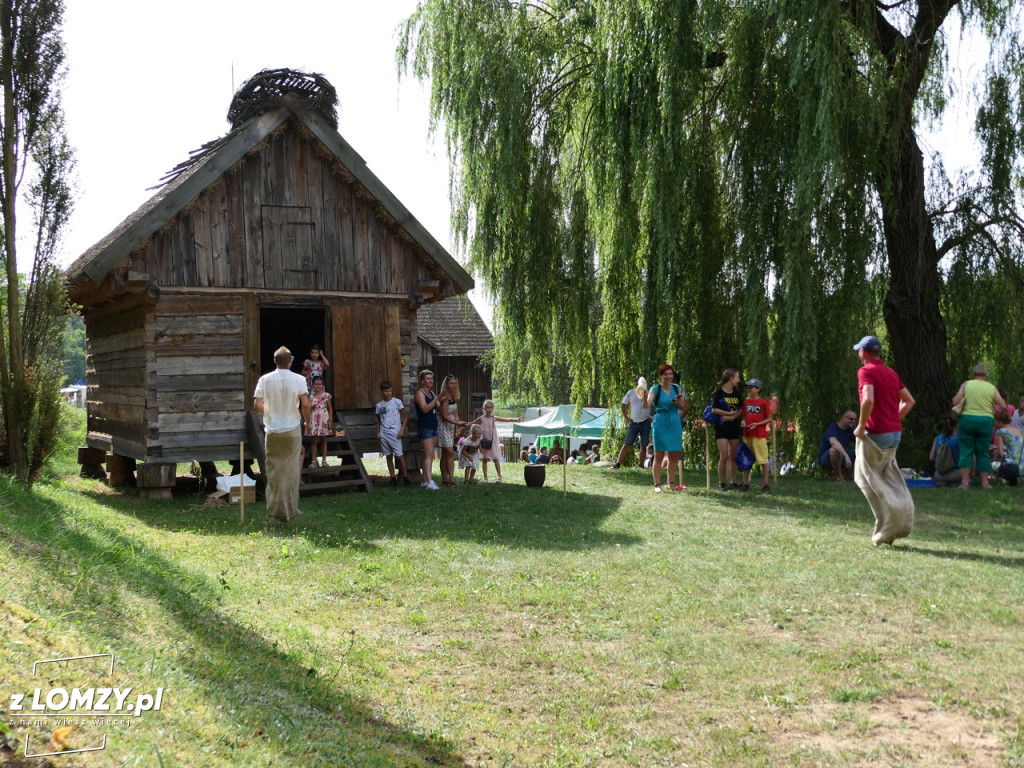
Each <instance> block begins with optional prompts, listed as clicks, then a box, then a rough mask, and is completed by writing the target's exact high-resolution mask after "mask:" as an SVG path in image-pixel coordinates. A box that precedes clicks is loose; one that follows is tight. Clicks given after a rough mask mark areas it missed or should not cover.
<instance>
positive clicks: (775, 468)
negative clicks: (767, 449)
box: [772, 414, 779, 485]
mask: <svg viewBox="0 0 1024 768" xmlns="http://www.w3.org/2000/svg"><path fill="white" fill-rule="evenodd" d="M772 482H773V483H774V484H775V485H778V484H779V449H778V443H776V442H775V414H772Z"/></svg>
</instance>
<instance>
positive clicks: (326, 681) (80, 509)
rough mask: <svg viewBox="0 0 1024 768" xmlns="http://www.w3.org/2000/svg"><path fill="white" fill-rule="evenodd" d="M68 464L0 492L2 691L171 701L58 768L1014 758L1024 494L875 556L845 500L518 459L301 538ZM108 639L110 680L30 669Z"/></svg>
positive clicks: (389, 494)
mask: <svg viewBox="0 0 1024 768" xmlns="http://www.w3.org/2000/svg"><path fill="white" fill-rule="evenodd" d="M73 449H74V446H73V445H68V446H66V447H65V455H64V458H63V459H62V461H63V462H64V463H63V464H62V463H60V462H58V465H57V466H56V468H55V474H54V475H53V476H52V477H48V478H46V479H44V480H43V481H42V482H40V483H39V484H37V486H36V487H35V489H34V491H33V492H32V493H31V494H26V493H24V492H23V491H21V490H20V489H19V488H18V487H17V486H15V485H14V484H12V483H11V482H10V481H9V480H7V479H5V478H0V507H2V511H0V584H2V585H3V586H2V588H0V604H2V607H3V610H2V611H0V641H2V647H3V649H4V653H3V655H2V657H0V701H3V702H5V703H4V705H3V706H4V707H5V709H7V708H8V707H9V705H10V704H11V701H12V698H11V697H12V695H13V694H16V693H27V694H30V696H29V697H28V698H31V692H32V691H34V690H35V689H36V688H42V689H43V695H44V696H45V694H46V692H47V691H48V690H49V689H51V688H53V687H56V686H65V687H67V688H71V687H74V686H77V687H80V688H85V687H89V686H115V687H120V688H125V687H129V686H131V687H132V688H133V689H134V692H133V694H132V698H131V699H129V700H134V697H135V695H136V693H149V694H152V693H155V692H156V691H157V690H158V689H160V688H162V689H163V695H162V706H161V709H160V711H154V712H149V713H147V714H145V715H144V716H142V717H133V718H132V719H131V726H130V727H126V726H123V725H112V726H109V727H107V728H106V729H105V730H103V729H99V728H96V727H91V728H90V727H81V726H76V727H75V729H74V730H73V731H72V733H71V734H70V736H69V741H70V743H71V746H72V748H85V747H87V746H92V745H93V744H94V743H96V742H97V741H98V735H99V734H100V733H106V735H107V740H106V747H105V749H103V750H101V751H95V752H82V753H76V754H72V755H67V756H62V757H56V758H52V759H53V761H54V765H57V766H72V765H73V766H108V765H110V766H114V765H117V766H122V765H127V766H136V765H139V766H164V767H165V768H170V767H171V766H204V767H205V766H271V765H274V766H410V767H412V766H622V767H626V766H630V767H632V766H677V767H678V766H729V767H730V768H744V767H747V766H766V767H767V766H879V767H881V766H908V767H909V766H914V767H921V766H923V767H925V768H930V767H934V768H940V767H941V768H947V767H948V766H972V767H973V766H980V767H982V768H987V767H988V766H992V767H993V768H996V767H1005V766H1021V765H1024V735H1022V732H1021V728H1022V724H1024V708H1022V698H1024V697H1022V692H1024V633H1022V628H1024V605H1022V598H1024V488H997V489H995V490H993V491H991V492H983V491H982V490H981V489H972V490H971V491H969V492H962V491H959V490H956V489H941V488H940V489H915V490H914V492H913V493H914V498H915V500H916V502H917V525H916V527H915V530H914V533H913V535H912V536H911V537H910V538H909V539H906V540H902V541H901V542H898V543H897V545H896V546H895V547H883V548H879V549H875V548H873V547H872V546H871V543H870V534H871V528H872V520H871V514H870V511H869V510H868V506H867V503H866V502H865V501H864V500H863V498H862V497H861V495H860V493H859V491H858V490H857V488H856V487H855V486H854V485H853V484H852V483H845V484H835V483H830V482H826V481H820V480H812V479H802V478H791V477H786V478H782V479H781V480H780V483H779V485H778V487H777V488H774V489H773V490H772V491H771V492H770V493H766V494H762V493H759V492H749V493H745V494H739V493H726V494H719V493H717V492H714V491H706V490H704V489H703V484H704V476H703V473H700V476H699V477H698V476H697V474H696V473H692V472H688V473H687V478H686V479H687V482H688V483H689V484H690V486H691V490H690V491H688V492H686V493H666V494H661V495H655V494H654V493H653V492H652V490H651V480H650V477H649V475H648V474H646V473H643V472H641V471H639V470H618V471H613V470H604V469H598V468H592V467H570V468H569V494H568V496H567V497H565V498H563V496H562V488H561V486H560V481H561V469H560V468H559V469H558V470H557V471H556V470H555V469H554V468H549V472H548V484H547V486H546V487H544V488H540V489H534V488H527V487H525V485H524V483H523V478H522V469H521V466H520V465H507V466H506V467H505V478H506V482H505V483H504V484H502V485H495V484H488V485H477V486H463V485H461V484H460V485H459V486H457V487H456V488H454V489H449V488H443V489H442V490H441V491H439V492H436V493H431V492H426V491H423V490H421V489H420V488H418V487H414V488H408V489H406V488H397V489H395V488H390V487H387V486H386V484H385V483H379V484H378V490H377V491H376V492H374V493H372V494H365V493H349V494H344V495H336V496H320V497H316V498H309V499H304V500H303V504H302V508H303V510H304V514H303V516H302V517H300V518H299V519H298V520H296V521H294V522H293V523H292V524H290V525H288V526H282V525H279V524H277V523H274V522H272V521H271V522H268V520H267V519H266V515H265V513H264V507H263V504H262V503H257V504H255V505H247V506H246V523H245V524H240V523H239V519H238V508H237V507H228V506H226V505H219V506H208V505H204V502H205V497H203V496H192V497H188V498H182V499H176V500H174V501H170V502H143V501H140V500H139V499H138V497H137V496H134V495H131V494H128V493H124V492H117V491H112V490H110V489H108V488H107V487H105V486H104V485H103V484H101V483H98V482H95V481H91V480H81V479H79V478H77V477H76V476H74V474H73V472H74V470H75V467H74V466H73V465H72V464H70V463H68V462H69V460H70V459H72V458H73V457H74V450H73ZM369 468H370V470H371V473H373V474H375V475H376V476H377V477H378V479H379V480H382V479H383V475H384V474H385V472H386V471H385V470H384V466H383V463H382V462H379V461H376V462H370V463H369ZM556 479H557V481H558V483H559V484H558V485H556V482H555V481H556ZM695 486H700V487H699V488H697V489H695V488H694V487H695ZM106 653H112V654H114V656H115V659H116V667H115V671H114V676H113V678H111V677H109V676H106V675H102V674H100V673H99V672H98V671H97V670H95V669H93V668H89V669H85V668H81V669H75V668H64V669H60V670H59V671H54V672H51V673H50V674H47V675H44V676H42V677H40V676H36V677H33V676H32V662H33V661H37V660H41V659H51V658H63V657H69V656H79V655H89V654H106ZM101 666H102V665H101ZM83 670H84V671H83ZM111 680H113V682H110V681H111ZM26 700H27V699H26ZM12 724H13V726H12ZM3 729H6V730H7V739H8V740H10V741H13V740H15V739H17V741H18V744H19V748H20V747H23V746H24V741H25V738H26V736H29V737H31V739H32V747H33V751H49V749H39V748H37V746H36V745H37V744H38V745H39V747H45V745H46V742H47V740H48V738H49V733H50V731H51V730H53V727H52V725H50V726H47V725H45V724H42V723H40V721H38V720H35V721H32V720H29V719H26V718H18V717H12V716H6V717H4V719H3ZM2 732H3V731H2V730H0V733H2ZM0 741H2V738H0ZM12 764H13V761H12ZM26 764H30V765H36V766H38V765H40V764H41V762H40V761H28V762H26ZM0 765H3V754H2V753H0Z"/></svg>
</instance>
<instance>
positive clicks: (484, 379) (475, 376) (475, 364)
mask: <svg viewBox="0 0 1024 768" xmlns="http://www.w3.org/2000/svg"><path fill="white" fill-rule="evenodd" d="M423 367H424V368H430V370H432V371H433V372H434V391H435V392H440V391H441V382H443V381H444V377H445V376H447V375H448V374H450V373H454V374H455V375H456V376H457V377H458V379H459V394H460V395H461V397H460V398H459V418H460V419H462V420H463V421H472V420H473V419H475V418H476V417H477V416H479V415H480V413H481V412H480V410H475V411H474V410H473V409H472V408H471V407H470V402H471V398H472V395H473V393H486V395H487V397H491V396H492V392H491V374H490V372H489V371H488V370H487V369H485V368H484V367H483V366H481V365H480V362H479V360H478V359H477V358H475V357H465V356H463V357H456V356H448V355H445V356H442V355H437V356H435V357H434V358H433V360H431V361H430V365H424V366H423Z"/></svg>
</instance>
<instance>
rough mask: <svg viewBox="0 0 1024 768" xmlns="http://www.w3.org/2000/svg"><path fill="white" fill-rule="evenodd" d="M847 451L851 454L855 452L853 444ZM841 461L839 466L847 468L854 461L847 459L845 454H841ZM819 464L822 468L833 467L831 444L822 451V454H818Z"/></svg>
mask: <svg viewBox="0 0 1024 768" xmlns="http://www.w3.org/2000/svg"><path fill="white" fill-rule="evenodd" d="M846 452H847V453H849V454H852V453H853V446H852V445H851V446H850V447H849V448H848V449H847V450H846ZM839 462H840V464H839V466H840V467H842V468H843V469H846V468H847V467H849V466H850V465H851V463H852V462H849V461H847V460H846V457H845V456H840V457H839ZM818 466H819V467H821V468H822V469H832V448H831V446H830V447H828V448H826V449H825V450H824V451H822V452H821V455H820V456H818Z"/></svg>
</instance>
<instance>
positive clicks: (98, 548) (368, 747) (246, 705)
mask: <svg viewBox="0 0 1024 768" xmlns="http://www.w3.org/2000/svg"><path fill="white" fill-rule="evenodd" d="M110 501H111V499H110V497H107V496H105V497H104V502H105V503H108V504H109V502H110ZM136 503H138V502H136ZM69 513H70V510H69V509H66V508H62V507H60V506H59V505H57V504H50V505H48V507H47V508H46V509H45V511H42V512H41V513H40V511H39V510H38V508H35V507H33V508H32V514H29V513H27V512H23V513H21V514H18V513H17V508H15V514H5V515H3V516H2V517H0V521H2V523H3V526H4V527H6V528H7V529H9V531H10V534H11V538H12V540H15V543H14V546H15V547H16V548H17V549H18V551H19V553H20V555H21V556H23V557H25V558H31V559H35V560H37V561H38V562H40V563H41V565H42V567H43V568H44V569H45V570H47V571H48V572H50V571H52V576H51V577H50V578H48V583H47V589H48V590H54V591H64V592H67V593H70V592H72V591H75V590H77V591H78V593H79V594H78V598H77V599H78V600H79V601H83V602H84V601H87V602H88V603H89V605H90V606H91V608H92V610H93V612H95V613H96V614H97V618H98V619H100V621H99V622H93V624H92V625H89V626H87V625H84V624H81V625H79V627H80V629H81V631H82V632H83V633H84V634H85V635H87V636H88V635H91V636H93V637H94V638H95V639H96V641H97V643H98V647H103V648H108V647H123V648H125V649H132V648H133V649H134V654H132V653H128V654H127V655H128V656H129V658H130V657H131V656H132V655H134V656H135V657H136V658H138V657H139V656H144V655H146V654H149V653H151V651H150V650H149V649H148V648H144V647H141V646H140V642H144V641H140V640H139V637H138V636H137V635H138V633H137V632H136V628H134V627H133V626H131V625H129V624H127V623H126V622H124V621H123V619H122V616H123V613H124V611H123V607H124V606H123V593H124V592H125V591H128V592H133V593H135V594H137V595H138V596H140V597H142V598H144V599H146V600H151V601H154V602H156V603H159V604H160V605H161V606H162V608H163V609H164V610H165V611H166V612H167V614H168V615H170V616H171V617H173V619H174V620H175V621H176V622H177V623H178V625H179V628H180V631H181V632H182V633H184V634H185V635H187V636H188V638H189V639H188V641H187V642H188V647H187V648H185V649H183V651H182V652H180V653H178V654H176V655H175V656H174V658H172V659H167V660H166V661H167V663H168V665H169V666H171V667H173V668H176V669H177V670H179V671H180V672H179V673H180V674H182V675H183V676H184V677H185V678H187V679H189V680H190V681H191V683H192V685H193V686H194V687H195V688H196V689H198V690H197V693H198V695H199V697H200V699H201V700H202V701H205V702H217V703H218V704H220V705H222V706H219V707H217V710H218V711H216V712H215V711H214V710H213V708H212V707H208V708H207V712H208V714H207V717H209V718H211V719H217V720H218V721H219V723H220V725H221V727H222V733H221V734H220V735H219V736H216V737H215V738H216V740H217V741H218V742H225V740H226V741H228V742H230V741H231V740H232V738H233V737H232V736H231V734H235V733H238V732H239V729H240V727H241V730H242V731H244V732H245V733H246V734H248V738H249V740H250V741H255V740H262V741H263V745H262V746H263V748H264V749H266V750H268V752H269V753H270V754H275V753H276V758H277V759H276V760H275V763H276V764H279V765H280V764H283V765H302V766H309V765H373V766H377V765H380V766H391V765H401V766H462V765H463V760H462V758H461V757H460V756H459V755H457V754H456V753H455V752H454V751H453V749H452V746H451V745H450V744H449V743H447V742H446V741H444V740H443V739H441V738H431V737H424V736H422V735H419V734H416V733H413V732H411V731H409V730H407V729H405V728H402V727H401V726H398V725H396V724H393V723H389V722H387V721H385V720H383V719H381V718H380V716H379V715H378V714H375V713H374V711H373V705H372V704H367V703H363V702H361V701H358V700H356V699H355V698H354V697H352V696H349V695H347V694H346V693H345V692H344V691H343V690H341V689H340V687H339V686H338V685H337V684H335V683H334V682H333V676H332V675H327V674H325V672H326V671H328V670H325V669H313V668H311V667H309V666H308V665H309V660H308V659H304V658H302V657H301V654H300V653H288V652H285V651H284V650H282V649H281V648H279V647H278V644H277V642H270V641H269V640H268V639H267V638H266V637H264V636H262V635H260V634H259V633H257V632H256V631H254V630H253V629H252V628H250V627H247V626H243V625H242V624H239V623H238V622H236V621H235V620H234V619H233V618H232V617H231V616H230V615H229V614H227V613H224V612H222V611H221V610H220V609H219V607H218V603H219V600H220V595H219V592H218V590H217V588H216V587H215V586H214V585H211V583H210V582H209V581H208V580H206V579H203V578H200V577H198V576H196V575H195V574H192V573H190V572H189V571H187V570H185V569H183V568H181V567H180V566H178V565H176V564H175V563H173V562H172V561H169V560H167V559H166V558H165V557H163V556H161V555H160V554H158V553H157V552H156V551H154V550H153V549H151V548H150V547H149V546H147V545H146V544H145V543H144V542H142V541H140V540H138V539H135V538H132V537H130V536H126V535H125V534H124V533H123V532H121V531H119V530H117V529H116V528H114V527H111V526H108V525H103V524H102V523H96V522H93V521H90V522H87V523H84V524H83V523H82V522H81V521H79V520H75V519H73V518H72V517H70V516H69ZM17 539H21V543H20V544H19V543H17V542H16V540H17ZM58 565H59V567H57V566H58ZM89 573H95V574H97V575H96V576H95V577H93V578H90V579H88V580H87V584H88V586H87V587H86V588H85V589H84V590H83V589H81V582H82V577H80V575H79V574H89ZM100 573H102V577H100V576H99V574H100ZM158 631H159V630H158ZM334 650H335V651H336V650H337V649H334ZM343 654H344V651H341V655H343ZM341 663H342V659H341V658H335V657H334V655H333V654H332V655H331V658H330V659H325V660H324V663H323V664H322V665H321V666H322V667H323V666H332V665H338V666H340V665H341ZM165 703H167V702H165ZM165 709H166V707H165ZM211 738H213V737H211ZM202 746H203V747H204V748H212V747H213V746H214V745H213V744H212V743H210V744H203V745H202ZM221 747H222V748H223V749H222V750H221V752H222V755H221V756H222V757H223V759H224V760H225V762H231V758H230V756H231V754H232V749H235V750H237V749H240V747H238V746H237V744H236V745H235V746H234V747H227V746H225V744H223V743H222V744H221ZM234 757H236V758H238V759H239V760H240V761H241V763H246V761H247V758H246V756H245V754H244V753H237V752H236V753H235V754H234ZM257 759H259V758H257ZM261 762H262V760H261ZM183 764H187V763H183Z"/></svg>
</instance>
